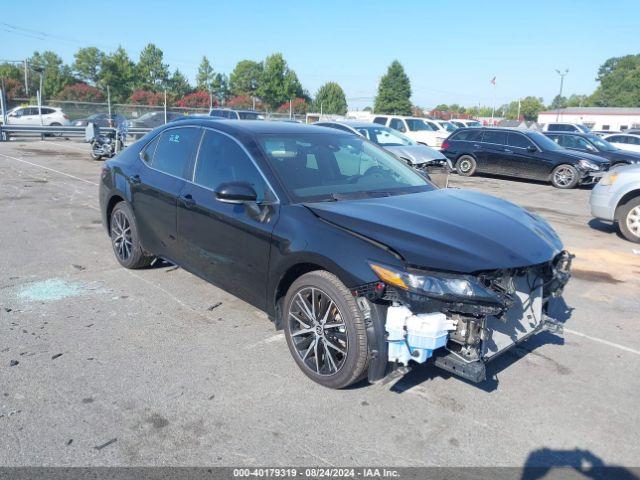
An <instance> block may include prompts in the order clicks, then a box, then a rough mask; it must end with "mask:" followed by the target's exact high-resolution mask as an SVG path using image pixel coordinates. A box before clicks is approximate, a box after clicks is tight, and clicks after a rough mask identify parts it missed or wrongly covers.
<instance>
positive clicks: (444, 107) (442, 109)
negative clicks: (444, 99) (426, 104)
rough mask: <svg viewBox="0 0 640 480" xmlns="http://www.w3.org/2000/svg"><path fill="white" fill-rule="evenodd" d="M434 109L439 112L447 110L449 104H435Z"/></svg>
mask: <svg viewBox="0 0 640 480" xmlns="http://www.w3.org/2000/svg"><path fill="white" fill-rule="evenodd" d="M434 110H439V111H441V112H448V111H449V105H447V104H446V103H441V104H440V105H436V108H434Z"/></svg>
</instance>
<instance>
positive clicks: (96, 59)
mask: <svg viewBox="0 0 640 480" xmlns="http://www.w3.org/2000/svg"><path fill="white" fill-rule="evenodd" d="M73 57H74V59H75V61H74V62H73V65H72V68H73V71H74V72H75V74H76V76H77V77H78V78H79V79H80V80H82V81H84V82H86V83H88V84H90V85H97V84H98V80H99V79H100V65H102V60H104V53H103V52H102V51H100V50H99V49H97V48H96V47H86V48H81V49H79V50H78V51H77V52H76V53H75V55H74V56H73Z"/></svg>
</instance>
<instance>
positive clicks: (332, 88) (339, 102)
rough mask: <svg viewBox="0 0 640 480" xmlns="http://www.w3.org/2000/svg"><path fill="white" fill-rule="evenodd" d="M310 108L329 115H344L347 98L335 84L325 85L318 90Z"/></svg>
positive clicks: (328, 83)
mask: <svg viewBox="0 0 640 480" xmlns="http://www.w3.org/2000/svg"><path fill="white" fill-rule="evenodd" d="M312 108H313V109H314V110H315V111H316V112H322V113H326V114H329V115H346V114H347V98H346V97H345V95H344V90H342V87H341V86H340V85H338V84H337V83H336V82H327V83H325V84H324V85H322V86H321V87H320V88H319V89H318V92H317V93H316V98H315V100H314V101H313V107H312Z"/></svg>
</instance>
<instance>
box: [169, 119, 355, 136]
mask: <svg viewBox="0 0 640 480" xmlns="http://www.w3.org/2000/svg"><path fill="white" fill-rule="evenodd" d="M179 125H197V126H202V127H215V128H216V129H218V130H221V131H224V132H227V133H249V134H296V133H332V134H341V133H344V134H345V135H349V134H348V133H346V132H340V131H338V130H336V129H334V128H329V127H321V126H314V125H307V124H305V123H293V122H278V121H264V120H224V121H220V120H216V119H215V118H207V117H204V118H192V119H185V120H178V121H175V122H172V123H171V126H173V127H175V126H179Z"/></svg>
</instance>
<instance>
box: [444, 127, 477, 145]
mask: <svg viewBox="0 0 640 480" xmlns="http://www.w3.org/2000/svg"><path fill="white" fill-rule="evenodd" d="M481 136H482V130H478V129H473V130H471V129H469V130H462V131H460V132H455V133H454V134H453V136H452V137H451V140H454V141H467V142H478V141H479V140H480V137H481Z"/></svg>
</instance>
